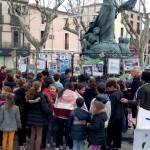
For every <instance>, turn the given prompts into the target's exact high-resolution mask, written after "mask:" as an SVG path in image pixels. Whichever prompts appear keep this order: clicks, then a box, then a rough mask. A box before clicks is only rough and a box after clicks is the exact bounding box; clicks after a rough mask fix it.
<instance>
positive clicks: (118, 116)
mask: <svg viewBox="0 0 150 150" xmlns="http://www.w3.org/2000/svg"><path fill="white" fill-rule="evenodd" d="M106 87H107V89H108V91H109V93H110V96H109V98H110V101H111V116H110V120H109V124H108V128H107V149H108V150H110V146H111V143H112V141H113V146H114V150H118V148H121V137H122V135H121V134H122V121H123V117H124V115H125V113H124V112H125V111H124V109H125V108H124V105H123V104H122V103H121V102H120V100H121V99H122V98H124V94H123V93H122V92H121V91H119V90H117V82H116V81H115V80H108V81H107V83H106Z"/></svg>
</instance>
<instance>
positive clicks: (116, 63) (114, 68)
mask: <svg viewBox="0 0 150 150" xmlns="http://www.w3.org/2000/svg"><path fill="white" fill-rule="evenodd" d="M107 72H108V74H120V59H117V58H109V59H108V70H107Z"/></svg>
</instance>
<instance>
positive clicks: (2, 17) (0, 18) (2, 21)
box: [0, 15, 4, 23]
mask: <svg viewBox="0 0 150 150" xmlns="http://www.w3.org/2000/svg"><path fill="white" fill-rule="evenodd" d="M0 23H4V16H3V15H0Z"/></svg>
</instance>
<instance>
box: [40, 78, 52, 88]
mask: <svg viewBox="0 0 150 150" xmlns="http://www.w3.org/2000/svg"><path fill="white" fill-rule="evenodd" d="M53 83H54V81H53V79H52V78H51V77H47V78H45V79H44V82H43V83H42V91H43V89H44V88H48V87H49V85H50V84H53Z"/></svg>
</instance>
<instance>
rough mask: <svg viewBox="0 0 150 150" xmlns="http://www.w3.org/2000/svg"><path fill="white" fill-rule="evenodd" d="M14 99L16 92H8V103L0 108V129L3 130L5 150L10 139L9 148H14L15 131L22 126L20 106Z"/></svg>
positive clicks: (11, 149)
mask: <svg viewBox="0 0 150 150" xmlns="http://www.w3.org/2000/svg"><path fill="white" fill-rule="evenodd" d="M14 100H15V94H13V93H8V94H7V96H6V103H5V104H4V105H3V106H1V109H0V114H1V115H0V130H1V131H3V142H2V149H3V150H6V149H7V148H6V145H7V141H9V143H8V149H9V150H13V140H14V135H15V131H17V130H18V128H21V120H20V112H19V107H18V106H16V105H15V102H14ZM21 150H23V149H21Z"/></svg>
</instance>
